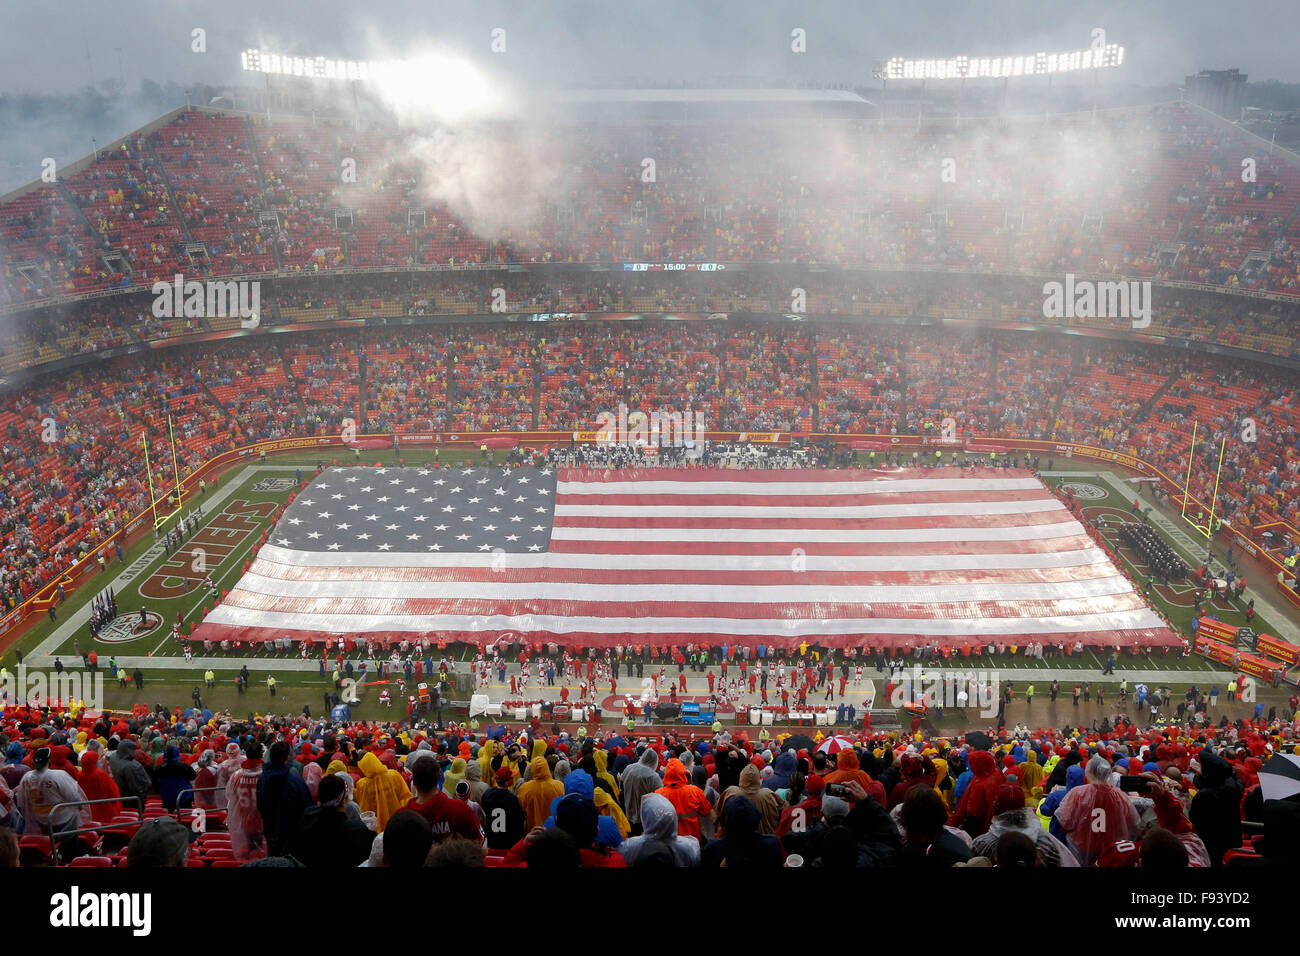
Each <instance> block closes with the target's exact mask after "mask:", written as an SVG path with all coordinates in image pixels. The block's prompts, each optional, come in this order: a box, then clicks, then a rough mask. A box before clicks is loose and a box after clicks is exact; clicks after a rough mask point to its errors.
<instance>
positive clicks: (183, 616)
mask: <svg viewBox="0 0 1300 956" xmlns="http://www.w3.org/2000/svg"><path fill="white" fill-rule="evenodd" d="M380 457H381V456H379V455H377V454H376V453H374V452H371V453H369V454H368V455H367V458H368V459H369V460H368V462H367V463H368V464H371V465H373V464H375V462H376V460H379V459H380ZM383 457H384V460H383V464H384V465H385V466H386V467H392V466H393V465H394V464H395V463H394V462H392V461H390V460H387V459H391V458H392V457H393V456H392V452H391V451H389V452H387V453H385V455H384V456H383ZM403 458H404V459H405V467H408V468H409V467H413V466H418V465H421V464H426V463H429V462H431V461H432V454H431V453H421V452H419V451H415V450H404V452H403ZM444 460H445V459H444ZM316 464H317V460H316V458H315V457H313V456H311V455H285V456H277V457H275V458H274V459H272V460H271V461H270V462H268V463H266V464H259V463H256V462H251V463H247V464H243V465H240V466H237V467H235V468H233V469H231V470H229V471H228V472H227V473H226V474H225V476H223V478H222V480H221V482H220V484H219V485H218V486H217V487H216V488H215V489H214V488H212V487H209V488H208V490H207V493H206V494H205V495H204V496H203V497H202V498H201V499H191V500H188V501H186V502H185V505H184V507H183V508H182V513H183V514H190V513H194V514H199V513H200V512H201V517H199V521H198V528H197V529H196V530H195V531H194V532H192V533H190V534H187V535H186V537H185V540H184V541H183V542H182V543H181V545H180V547H179V549H173V550H172V552H171V553H170V554H169V553H167V551H166V549H165V548H164V546H163V544H162V542H161V540H158V541H155V540H154V539H153V537H152V536H147V537H146V538H145V539H143V540H141V541H139V542H137V543H136V545H135V546H133V547H132V548H131V549H130V550H129V551H128V552H127V553H126V554H125V555H124V561H123V562H121V563H117V562H114V563H111V564H110V566H109V568H108V569H107V570H106V571H105V572H103V573H101V574H100V575H98V576H97V577H95V578H91V579H87V580H84V581H83V582H82V583H81V584H80V586H79V587H78V588H77V589H76V590H75V591H74V592H71V593H70V594H69V595H68V598H67V600H66V602H65V603H64V604H63V605H62V606H61V607H60V608H59V609H58V620H57V621H56V622H50V621H48V620H45V619H42V621H41V623H40V625H39V626H38V627H35V628H33V629H32V631H30V632H29V633H28V635H26V637H25V638H24V640H23V642H22V647H23V649H24V651H25V652H26V654H27V664H28V666H29V667H38V668H39V667H52V666H53V659H54V658H55V657H58V658H59V659H60V661H61V662H62V663H63V664H64V665H65V666H68V667H73V666H76V667H78V668H79V667H80V666H81V660H80V656H79V654H78V650H80V651H84V652H89V650H90V649H91V648H92V647H93V648H94V650H95V651H96V652H97V653H98V654H99V659H100V666H101V667H102V668H104V669H107V668H108V666H109V663H110V659H115V660H116V661H117V663H118V664H119V665H120V666H121V669H122V671H123V672H124V673H125V674H127V675H129V674H130V673H132V672H134V670H135V669H136V668H137V667H138V668H139V669H140V670H141V672H142V673H143V675H144V690H143V691H138V690H136V689H135V688H134V686H132V685H131V684H130V683H128V684H127V685H126V686H125V687H122V686H120V684H119V681H118V680H110V679H107V677H106V679H105V685H104V695H105V704H106V706H107V707H108V708H110V709H123V710H125V709H129V708H130V707H132V706H134V705H135V704H138V703H145V704H147V705H149V706H151V707H152V706H154V705H156V704H160V703H161V704H164V705H167V706H168V707H169V708H170V707H171V706H175V705H181V706H188V705H189V703H190V701H191V695H192V692H193V691H194V689H195V688H196V687H197V688H199V689H200V694H201V697H202V699H203V702H204V704H205V706H209V707H212V708H214V709H230V710H232V711H233V712H235V713H239V714H243V713H249V712H266V711H268V710H274V711H276V712H294V713H297V712H300V711H301V710H302V707H303V706H304V705H307V706H309V707H310V708H311V712H312V713H313V714H320V713H322V711H323V707H324V703H325V695H326V694H327V693H328V692H329V691H330V690H332V681H331V680H330V679H329V677H328V675H326V676H322V674H321V672H320V658H319V656H317V657H313V658H312V659H311V660H303V659H302V658H301V656H300V654H299V653H297V652H293V653H290V654H288V655H278V656H277V655H275V654H274V653H268V652H267V651H265V650H262V649H260V648H258V647H256V646H245V647H242V648H240V649H239V650H238V651H232V652H231V653H230V654H228V655H223V654H221V653H220V652H219V651H216V650H214V653H213V654H212V655H210V656H205V652H204V649H203V646H202V645H201V644H194V645H193V646H192V648H191V650H192V653H193V655H194V658H195V659H194V661H193V662H192V663H190V662H187V661H186V660H185V659H184V656H183V650H182V647H181V646H180V645H179V644H178V643H177V642H176V641H175V640H173V636H172V633H173V632H172V628H173V625H174V624H176V623H178V621H179V623H180V628H181V633H182V634H183V635H188V634H189V632H190V628H191V625H192V624H194V623H196V622H198V621H201V620H202V618H203V616H204V615H205V614H206V613H207V612H208V610H210V609H211V608H212V607H213V605H214V602H213V600H212V597H211V594H210V592H209V591H208V590H207V588H206V587H205V585H204V581H205V580H206V579H208V578H209V577H210V579H211V581H212V583H213V584H214V585H215V587H216V588H217V591H218V593H220V591H222V590H223V589H229V588H233V587H234V586H235V584H236V582H238V580H239V578H240V577H241V575H242V573H243V569H244V567H245V564H246V562H248V561H250V560H251V558H252V556H253V554H254V552H255V549H256V548H257V546H258V544H259V542H260V541H261V539H262V535H263V533H264V532H267V531H269V529H270V527H271V522H272V517H273V515H274V514H275V513H276V510H277V509H278V508H279V507H280V506H282V505H284V504H285V503H286V501H287V499H288V496H289V494H290V493H291V492H292V491H293V490H295V489H296V488H297V487H298V480H299V472H301V480H303V481H308V480H310V479H311V477H312V476H313V475H314V473H315V470H316ZM347 464H352V462H347ZM1104 474H1105V473H1097V474H1096V475H1086V476H1085V475H1083V474H1082V473H1079V472H1070V473H1068V475H1064V476H1053V475H1048V476H1046V481H1047V483H1048V485H1049V487H1053V488H1054V487H1055V486H1056V484H1057V483H1058V482H1059V481H1062V480H1068V481H1072V482H1075V483H1076V484H1082V485H1087V486H1090V489H1091V490H1089V491H1087V492H1086V495H1081V498H1083V500H1084V507H1085V516H1086V517H1088V518H1089V519H1093V520H1095V519H1096V518H1098V517H1101V516H1103V515H1104V516H1105V517H1106V518H1107V520H1108V523H1109V524H1110V525H1111V526H1112V527H1111V530H1110V531H1108V532H1106V533H1107V534H1108V536H1111V537H1112V540H1113V542H1115V543H1118V538H1117V531H1115V530H1114V527H1115V526H1116V525H1118V524H1119V523H1120V522H1121V521H1124V520H1133V516H1132V514H1131V507H1130V505H1131V499H1127V500H1126V499H1125V498H1124V496H1123V495H1122V494H1121V493H1120V490H1119V489H1118V488H1116V487H1114V484H1115V482H1114V481H1107V480H1104V478H1103V477H1102V476H1104ZM1122 477H1123V476H1119V478H1120V479H1121V481H1122ZM1076 493H1077V492H1076ZM1174 518H1175V519H1176V518H1177V516H1176V514H1175V515H1174ZM172 526H174V525H173V524H169V525H168V527H172ZM1175 544H1176V545H1177V542H1175ZM1119 553H1120V557H1121V560H1123V561H1124V562H1125V563H1126V565H1127V566H1128V570H1130V571H1131V572H1132V573H1133V577H1134V579H1135V581H1137V582H1139V584H1141V583H1143V582H1145V580H1146V569H1145V568H1144V567H1143V566H1142V565H1141V564H1140V562H1139V561H1138V559H1137V558H1136V557H1135V556H1134V555H1131V554H1128V553H1127V552H1126V551H1125V550H1124V549H1120V552H1119ZM1184 557H1185V558H1186V559H1188V560H1189V563H1191V564H1192V565H1194V564H1195V563H1196V561H1193V560H1191V559H1192V558H1193V557H1195V556H1194V555H1192V554H1184ZM109 587H112V588H113V591H114V594H115V596H116V599H117V603H118V611H119V617H118V619H117V621H115V622H114V624H113V625H112V626H111V627H109V628H107V629H106V630H104V631H102V632H101V633H100V634H99V635H98V636H97V637H93V638H92V635H91V633H90V630H89V625H88V619H89V613H90V607H89V605H90V601H91V599H92V598H93V597H94V596H95V595H96V594H100V593H103V592H105V591H107V589H108V588H109ZM1247 596H1249V592H1248V595H1247ZM1153 599H1154V601H1155V603H1156V605H1157V607H1159V608H1161V609H1162V610H1164V611H1165V613H1167V614H1168V615H1169V617H1170V619H1171V620H1172V621H1173V623H1174V624H1175V626H1177V627H1179V628H1181V629H1183V630H1184V631H1185V632H1186V631H1188V630H1189V629H1190V623H1191V588H1190V587H1188V586H1178V585H1174V586H1167V587H1157V588H1156V589H1155V593H1154V594H1153ZM1257 608H1259V609H1260V611H1261V613H1259V614H1257V615H1256V616H1255V619H1254V622H1253V626H1254V627H1255V629H1256V630H1258V631H1265V632H1270V633H1274V634H1280V636H1285V631H1284V630H1283V628H1275V627H1274V624H1273V622H1271V621H1270V620H1269V618H1268V615H1267V610H1266V609H1265V608H1262V607H1260V606H1259V604H1258V603H1257ZM142 610H143V612H144V613H143V616H142V615H141V611H142ZM1214 610H1215V613H1216V614H1217V615H1218V616H1219V618H1220V619H1221V620H1223V621H1225V622H1227V623H1230V624H1244V623H1245V614H1244V601H1243V602H1237V601H1232V600H1224V601H1221V602H1219V603H1218V604H1217V605H1216V607H1215V608H1214ZM1283 626H1284V628H1285V627H1292V628H1293V627H1294V625H1293V624H1291V623H1290V622H1284V623H1283ZM459 656H460V657H461V659H462V660H463V659H465V658H466V657H468V653H467V652H465V651H463V650H462V652H461V653H460V655H459ZM6 658H7V659H6V663H7V664H9V665H10V666H12V663H13V655H12V651H11V652H10V653H9V654H7V655H6ZM245 665H246V666H247V667H248V669H249V672H250V686H249V689H248V691H247V693H245V694H240V693H239V692H238V691H237V689H236V682H235V679H234V678H235V674H236V673H238V671H239V669H240V668H241V667H243V666H245ZM972 665H974V666H983V667H985V668H996V669H998V670H999V671H1000V672H1003V673H1004V674H1005V675H1006V676H1005V677H1004V679H1007V680H1014V681H1015V682H1016V686H1018V687H1019V686H1021V685H1022V682H1025V683H1034V682H1036V683H1037V685H1038V687H1039V689H1038V695H1039V696H1040V697H1042V696H1044V695H1045V691H1046V687H1047V685H1048V684H1049V683H1050V682H1051V680H1052V679H1053V677H1058V678H1059V679H1060V680H1061V682H1062V684H1063V685H1067V686H1068V684H1069V683H1070V682H1072V681H1075V680H1083V679H1089V680H1092V681H1093V686H1094V687H1098V686H1101V685H1100V684H1099V682H1098V681H1097V680H1096V678H1097V677H1099V676H1100V674H1101V670H1102V668H1103V662H1102V660H1101V659H1100V658H1099V657H1098V656H1097V654H1096V653H1094V652H1093V651H1091V650H1087V651H1085V652H1084V654H1083V655H1082V656H1080V657H1074V658H1069V659H1066V660H1063V659H1060V658H1057V659H1055V660H1047V661H1037V660H1032V659H1025V658H1023V657H1018V658H1017V659H1016V660H1014V661H1005V660H1004V661H998V662H994V661H991V660H989V661H985V662H984V663H983V664H982V665H979V664H975V662H974V661H972ZM208 668H211V669H212V670H213V672H214V674H215V677H216V686H215V687H214V688H207V687H205V686H203V685H204V681H203V674H204V671H205V670H206V669H208ZM871 670H872V669H870V668H869V669H868V673H869V676H874V677H878V675H874V674H871V673H870V671H871ZM512 671H517V667H514V668H512ZM270 674H274V675H275V679H276V683H277V696H276V698H275V699H274V700H273V699H272V697H271V695H270V692H269V689H268V688H267V686H266V678H267V676H268V675H270ZM1084 675H1086V677H1085V676H1084ZM463 676H464V675H463ZM495 676H496V675H495V674H494V675H493V685H492V686H490V687H489V688H488V691H489V693H491V694H492V695H493V696H494V697H495V698H497V699H500V698H502V697H503V696H509V694H508V686H509V683H508V680H507V682H504V683H500V684H498V683H497V682H496V679H495ZM1229 676H1231V675H1230V674H1228V673H1227V672H1226V671H1224V670H1223V669H1222V668H1219V667H1217V666H1216V665H1212V664H1211V663H1210V662H1208V661H1206V660H1205V659H1203V658H1201V657H1198V656H1195V655H1193V656H1191V657H1181V656H1180V655H1179V654H1178V653H1177V652H1175V651H1171V652H1170V653H1169V654H1168V655H1167V656H1166V655H1162V654H1161V653H1160V652H1156V653H1155V654H1147V653H1145V652H1144V653H1141V654H1138V655H1136V656H1133V655H1129V654H1125V655H1122V656H1121V657H1120V658H1119V660H1118V661H1117V663H1116V666H1115V676H1114V677H1113V678H1108V679H1107V680H1108V681H1109V682H1113V683H1108V684H1107V685H1106V686H1107V687H1108V690H1107V694H1108V696H1110V697H1113V695H1114V693H1115V686H1116V685H1117V683H1118V681H1119V680H1121V679H1125V678H1127V679H1128V680H1129V682H1130V686H1132V684H1133V683H1136V682H1139V681H1147V682H1168V683H1170V684H1171V685H1176V684H1178V683H1183V682H1187V683H1190V682H1193V681H1195V682H1197V683H1201V684H1203V686H1208V685H1209V684H1210V683H1212V682H1215V681H1218V682H1219V683H1220V685H1222V684H1223V683H1224V682H1225V681H1226V680H1227V679H1228V677H1229ZM690 681H691V687H690V690H691V692H692V693H694V692H696V691H697V690H698V691H700V692H703V691H704V676H703V675H691V677H690ZM697 683H698V684H699V685H700V687H699V688H696V687H695V684H697ZM467 686H468V685H467V683H466V684H465V685H462V687H461V689H460V690H458V691H454V692H453V693H452V696H453V697H455V698H461V699H464V698H465V697H467V696H468V689H467ZM547 690H548V691H550V690H551V688H547ZM555 690H556V691H557V692H558V688H555ZM1290 692H1291V691H1290V689H1289V688H1287V687H1286V686H1285V685H1284V686H1283V688H1282V689H1281V690H1280V691H1272V690H1271V688H1270V689H1267V691H1266V692H1261V697H1272V696H1276V697H1277V698H1278V701H1279V702H1280V701H1282V700H1284V699H1285V698H1286V696H1288V695H1289V694H1290ZM539 694H540V692H539ZM394 696H395V697H396V694H395V693H394ZM377 698H378V690H377V689H373V688H372V689H370V690H368V691H366V692H364V693H363V695H362V703H361V705H360V706H359V707H357V708H354V713H355V714H356V716H358V717H364V718H370V719H379V718H385V717H397V716H402V715H403V714H402V712H401V711H400V710H399V709H398V708H397V707H394V708H393V709H391V710H388V709H384V708H381V707H380V705H379V703H378V700H377ZM1067 703H1068V700H1067ZM1243 715H1244V714H1243ZM1062 716H1063V717H1066V718H1067V719H1068V717H1069V716H1070V715H1069V712H1068V711H1067V712H1066V713H1065V714H1063V715H1062ZM1074 716H1075V717H1076V718H1077V716H1078V714H1077V712H1075V715H1074Z"/></svg>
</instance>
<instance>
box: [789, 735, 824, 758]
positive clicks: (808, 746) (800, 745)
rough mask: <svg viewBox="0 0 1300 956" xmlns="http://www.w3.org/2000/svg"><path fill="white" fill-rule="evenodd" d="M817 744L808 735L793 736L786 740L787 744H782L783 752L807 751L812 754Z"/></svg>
mask: <svg viewBox="0 0 1300 956" xmlns="http://www.w3.org/2000/svg"><path fill="white" fill-rule="evenodd" d="M816 746H817V744H816V743H815V742H814V741H813V739H812V738H811V737H809V736H808V735H807V734H791V735H790V736H789V737H787V738H785V743H783V744H781V749H782V750H796V751H797V750H807V751H808V752H809V753H812V750H813V748H814V747H816Z"/></svg>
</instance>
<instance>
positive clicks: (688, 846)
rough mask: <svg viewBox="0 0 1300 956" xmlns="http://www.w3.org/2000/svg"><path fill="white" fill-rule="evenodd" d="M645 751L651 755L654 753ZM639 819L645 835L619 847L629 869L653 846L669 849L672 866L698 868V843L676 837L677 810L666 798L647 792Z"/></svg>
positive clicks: (686, 838)
mask: <svg viewBox="0 0 1300 956" xmlns="http://www.w3.org/2000/svg"><path fill="white" fill-rule="evenodd" d="M648 752H649V753H654V751H648ZM638 817H639V819H640V820H641V822H642V826H643V827H644V828H645V832H644V833H643V835H641V836H635V837H632V839H630V840H625V841H623V843H622V844H621V845H620V846H619V848H618V852H619V853H621V854H622V855H623V859H624V860H626V861H627V865H628V866H636V865H637V860H638V859H641V858H642V857H644V856H645V855H646V854H647V853H648V852H650V851H651V850H652V848H654V847H656V846H662V847H667V848H668V850H669V852H671V853H672V855H673V864H674V866H679V867H694V866H699V865H700V844H699V841H698V840H692V839H690V838H689V837H684V836H679V835H678V834H677V811H676V810H675V809H674V808H673V805H672V804H671V803H669V802H668V799H667V798H666V797H663V796H660V795H659V794H657V793H647V794H646V795H645V796H644V797H643V798H642V799H641V806H640V808H639V813H638Z"/></svg>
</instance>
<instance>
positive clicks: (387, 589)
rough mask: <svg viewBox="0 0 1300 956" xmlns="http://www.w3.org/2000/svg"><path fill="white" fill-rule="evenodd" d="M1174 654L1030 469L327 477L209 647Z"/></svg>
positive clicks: (220, 611) (1150, 616)
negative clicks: (965, 648)
mask: <svg viewBox="0 0 1300 956" xmlns="http://www.w3.org/2000/svg"><path fill="white" fill-rule="evenodd" d="M339 635H351V636H367V637H371V638H379V639H384V640H403V639H410V640H414V639H418V638H424V639H430V640H438V639H445V640H448V641H450V640H468V641H471V642H474V643H478V644H481V645H486V644H490V643H492V642H494V641H495V640H497V639H498V638H500V637H502V636H505V635H512V636H516V635H517V636H521V637H523V638H524V639H525V640H529V641H557V642H564V643H568V644H570V645H573V644H581V645H596V646H612V645H634V646H635V645H638V644H651V645H664V644H688V643H695V642H700V641H707V642H721V641H732V642H744V643H751V642H752V643H755V644H757V643H764V644H768V645H777V646H789V645H794V644H798V643H799V642H801V641H803V640H805V639H807V640H817V641H821V642H822V643H827V644H832V645H841V646H855V647H856V646H863V645H871V646H882V645H883V646H893V647H901V646H905V645H907V644H920V643H923V642H927V641H935V642H938V643H940V644H955V645H959V644H961V643H963V642H969V643H971V644H973V645H974V644H983V643H987V642H989V641H997V642H1005V643H1009V644H1024V643H1026V642H1028V641H1030V640H1041V641H1045V642H1051V643H1056V642H1060V641H1065V642H1074V641H1076V640H1082V641H1083V642H1084V643H1085V644H1088V645H1093V646H1100V645H1116V644H1122V645H1126V646H1127V645H1131V644H1134V643H1140V644H1158V643H1169V642H1171V641H1172V639H1173V637H1172V634H1171V632H1170V631H1169V630H1168V628H1167V627H1166V626H1165V624H1164V623H1163V622H1162V621H1161V619H1160V618H1159V617H1158V616H1157V615H1156V614H1155V613H1153V612H1152V611H1151V609H1150V608H1149V607H1148V606H1147V604H1146V603H1145V601H1144V600H1143V599H1142V598H1141V597H1140V596H1139V595H1138V594H1137V593H1135V591H1134V589H1133V586H1132V584H1131V583H1130V581H1129V580H1128V579H1127V578H1126V577H1125V576H1124V575H1122V574H1121V573H1120V572H1119V571H1118V570H1117V569H1116V568H1115V566H1114V565H1113V564H1112V563H1111V561H1110V560H1109V559H1108V557H1107V555H1106V554H1105V552H1104V551H1103V550H1102V549H1100V548H1099V547H1098V546H1097V545H1096V543H1095V542H1094V541H1093V540H1092V539H1091V538H1090V537H1089V536H1088V534H1087V533H1086V532H1085V530H1084V528H1083V527H1082V526H1081V525H1080V524H1079V522H1078V521H1077V520H1075V518H1074V517H1073V515H1071V514H1070V512H1069V511H1068V510H1067V509H1066V508H1065V507H1064V506H1063V505H1062V504H1061V502H1060V501H1058V500H1057V499H1056V498H1055V497H1054V496H1053V495H1052V494H1051V493H1050V492H1049V491H1048V490H1047V489H1046V488H1045V487H1044V485H1043V484H1042V482H1041V481H1040V480H1039V479H1038V478H1036V477H1035V476H1034V475H1032V474H1031V473H1029V472H1027V471H1024V470H1015V469H958V468H936V469H932V470H928V471H918V470H915V469H912V470H888V469H887V470H803V471H737V470H726V469H718V468H700V469H669V468H641V469H621V470H614V471H599V470H589V469H576V468H575V469H561V470H559V472H558V473H556V472H554V471H552V470H550V469H539V468H506V469H502V468H488V467H483V468H457V469H451V468H419V469H416V468H363V467H358V468H331V469H329V470H328V471H326V472H324V473H323V474H321V475H320V476H318V477H317V478H316V479H315V480H314V481H313V482H312V483H311V484H310V485H309V486H308V487H307V488H305V489H304V490H303V491H302V492H301V493H300V494H299V495H298V497H297V498H296V499H295V500H294V501H293V503H292V504H291V505H290V506H289V507H288V508H287V509H286V510H285V512H284V515H283V516H282V517H281V519H280V521H279V522H278V523H277V525H276V527H275V529H274V530H273V531H272V533H271V535H270V538H269V540H268V541H267V543H266V545H264V546H263V547H262V549H261V551H260V552H259V553H258V555H257V557H256V560H254V561H253V563H252V565H251V567H250V568H249V570H248V572H247V573H246V574H244V576H243V577H242V579H241V580H240V581H239V583H238V585H237V586H236V587H235V588H234V589H233V590H232V591H231V592H230V593H229V595H228V596H227V597H226V598H225V600H224V601H223V602H222V603H221V604H220V605H219V606H218V607H217V608H216V609H215V610H214V611H213V612H212V613H210V614H209V615H208V616H207V618H206V620H205V621H204V623H203V624H202V625H201V627H200V630H199V633H198V637H199V638H200V639H212V640H221V639H239V640H265V639H268V638H275V637H284V636H289V637H292V638H295V639H302V638H308V637H310V638H315V639H319V638H328V637H337V636H339Z"/></svg>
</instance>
